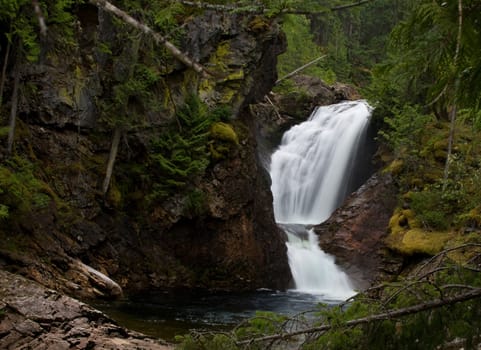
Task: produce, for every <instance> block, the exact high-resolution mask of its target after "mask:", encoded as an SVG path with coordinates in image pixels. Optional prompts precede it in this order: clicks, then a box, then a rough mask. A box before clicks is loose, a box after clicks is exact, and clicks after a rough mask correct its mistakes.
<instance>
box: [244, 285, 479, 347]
mask: <svg viewBox="0 0 481 350" xmlns="http://www.w3.org/2000/svg"><path fill="white" fill-rule="evenodd" d="M479 297H481V288H473V289H471V290H469V291H468V292H466V293H462V294H458V295H455V296H452V297H449V298H443V299H435V300H431V301H428V302H425V303H420V304H416V305H412V306H408V307H404V308H400V309H395V310H389V311H386V312H383V313H379V314H376V315H370V316H366V317H362V318H357V319H354V320H351V321H348V322H345V323H344V324H343V326H344V327H345V328H349V327H355V326H358V325H361V324H369V323H372V322H376V321H384V320H390V319H395V318H398V317H402V316H407V315H412V314H416V313H419V312H422V311H428V310H433V309H437V308H440V307H443V306H446V305H453V304H456V303H460V302H464V301H468V300H472V299H475V298H479ZM332 328H333V326H332V325H330V324H324V325H321V326H317V327H311V328H306V329H300V330H297V331H294V332H288V333H279V334H273V335H268V336H264V337H258V338H252V339H248V340H242V341H238V342H237V343H236V344H237V345H247V344H252V343H255V342H265V341H272V340H285V339H289V338H292V337H295V336H298V335H308V334H312V333H317V332H325V331H328V330H330V329H332Z"/></svg>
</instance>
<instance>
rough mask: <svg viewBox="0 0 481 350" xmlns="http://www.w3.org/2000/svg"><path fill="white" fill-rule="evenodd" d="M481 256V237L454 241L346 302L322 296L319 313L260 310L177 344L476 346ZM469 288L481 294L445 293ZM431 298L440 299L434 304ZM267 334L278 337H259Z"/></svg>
mask: <svg viewBox="0 0 481 350" xmlns="http://www.w3.org/2000/svg"><path fill="white" fill-rule="evenodd" d="M455 253H463V254H465V256H466V258H467V259H466V260H465V261H468V262H467V263H466V262H464V263H463V264H459V263H455V262H454V260H452V259H451V258H450V257H449V256H450V254H455ZM480 259H481V245H479V244H476V243H472V244H466V245H463V246H458V247H453V248H451V249H450V250H449V251H445V252H442V253H440V254H439V255H438V256H437V259H431V260H428V261H426V262H425V263H424V264H423V265H422V266H420V267H419V268H418V269H415V270H414V271H412V273H411V274H410V275H409V276H408V277H406V278H405V279H402V280H399V281H394V282H392V283H390V284H384V285H382V286H378V287H376V289H374V290H371V291H368V293H366V294H364V293H360V294H358V295H357V296H356V297H355V298H354V300H351V301H350V302H348V303H344V304H340V305H325V304H320V305H319V306H318V308H317V312H316V313H315V315H314V316H313V317H309V318H306V317H304V316H302V315H298V316H296V317H292V318H287V317H284V316H280V315H275V314H272V313H258V314H257V315H256V317H254V318H253V319H251V320H248V321H246V322H243V323H242V324H240V325H239V326H238V327H236V328H235V329H234V330H232V331H230V332H224V333H222V334H220V333H219V334H216V333H212V332H209V333H202V332H193V333H191V334H190V335H188V336H186V337H183V338H182V339H180V338H179V340H181V341H183V342H182V343H181V344H180V345H179V349H209V346H211V344H215V343H214V339H216V340H217V341H222V342H224V344H225V346H226V349H292V348H295V349H309V350H314V349H315V350H321V349H331V350H332V349H335V350H344V349H346V350H347V349H384V348H386V349H436V348H441V347H443V346H444V345H446V344H448V343H449V342H451V341H454V340H461V341H463V345H464V347H465V348H467V349H475V348H477V344H478V342H479V333H480V331H481V297H480V296H479V292H480V291H481V272H480V271H479V269H478V268H476V264H478V263H479V261H480ZM471 291H477V292H478V296H477V297H476V298H474V299H468V300H467V301H466V300H465V301H462V302H457V303H453V302H448V301H447V300H449V298H457V297H459V296H461V295H465V293H467V292H471ZM433 301H436V302H437V303H438V305H437V306H436V307H434V308H430V307H428V305H429V303H432V302H433ZM443 303H445V304H444V305H443ZM395 314H397V316H394V315H395ZM302 330H304V331H305V333H302V332H301V331H302ZM297 332H299V333H297ZM289 333H296V335H291V336H288V335H289ZM269 335H271V336H273V337H275V338H270V339H265V340H261V339H262V338H263V337H265V336H269ZM216 336H218V337H217V338H216ZM218 345H219V343H217V346H218Z"/></svg>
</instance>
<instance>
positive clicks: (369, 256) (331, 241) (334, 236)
mask: <svg viewBox="0 0 481 350" xmlns="http://www.w3.org/2000/svg"><path fill="white" fill-rule="evenodd" d="M395 206H396V188H395V186H394V184H393V181H392V179H391V177H390V175H385V174H380V173H376V174H374V175H373V176H372V177H371V178H370V179H369V180H368V181H367V182H366V183H365V184H364V185H363V186H361V187H360V188H359V189H358V190H357V191H355V192H354V193H352V194H351V195H350V196H349V197H348V198H347V199H346V200H345V202H344V204H343V205H342V206H341V207H340V208H339V209H337V210H336V211H335V212H334V213H333V214H332V215H331V217H330V218H329V219H328V220H327V221H325V222H324V223H322V224H320V225H317V226H315V227H314V230H315V232H316V234H317V235H318V236H319V244H320V246H321V248H322V249H323V250H324V251H325V252H327V253H329V254H331V255H334V256H335V257H336V263H337V264H339V265H340V266H341V267H342V268H343V269H345V270H346V272H347V273H348V274H349V276H350V277H351V279H352V280H353V281H354V283H355V285H356V287H357V288H360V289H364V288H366V287H368V286H370V285H371V284H373V283H375V282H377V281H381V280H388V279H390V278H392V277H393V276H395V275H396V274H397V273H399V271H400V268H401V265H402V259H401V258H398V257H396V256H394V255H392V254H391V253H389V252H388V251H387V249H386V245H385V243H384V238H385V237H386V236H387V232H388V224H389V219H390V218H391V215H392V212H393V210H394V208H395Z"/></svg>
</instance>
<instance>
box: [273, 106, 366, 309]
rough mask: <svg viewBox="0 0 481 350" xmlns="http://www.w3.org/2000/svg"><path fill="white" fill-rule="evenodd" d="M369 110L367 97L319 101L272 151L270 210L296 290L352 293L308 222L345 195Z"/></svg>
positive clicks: (324, 215)
mask: <svg viewBox="0 0 481 350" xmlns="http://www.w3.org/2000/svg"><path fill="white" fill-rule="evenodd" d="M371 110H372V109H371V107H370V106H369V105H368V104H367V102H365V101H349V102H342V103H339V104H336V105H331V106H323V107H318V108H317V109H316V110H315V111H314V112H313V113H312V115H311V116H310V117H309V119H308V120H307V121H305V122H303V123H301V124H299V125H296V126H294V127H292V128H291V129H290V130H289V131H287V132H286V133H285V134H284V136H283V138H282V142H281V145H280V146H279V148H278V149H277V150H276V151H275V152H274V153H273V155H272V157H271V164H270V175H271V179H272V187H271V189H272V194H273V197H274V216H275V219H276V221H277V223H278V224H279V225H280V226H281V227H282V228H283V229H284V230H285V231H286V234H287V237H288V242H287V243H286V245H287V248H288V258H289V266H290V268H291V271H292V275H293V278H294V282H295V285H296V289H297V290H298V291H301V292H306V293H312V294H320V295H322V296H323V297H325V298H327V299H336V300H343V299H346V298H348V297H349V296H351V295H353V294H354V292H353V290H352V286H351V284H350V282H349V279H348V277H347V276H346V274H345V273H344V272H342V271H341V270H340V269H339V268H338V267H337V266H336V265H335V263H334V259H333V258H332V257H331V256H329V255H327V254H326V253H324V252H323V251H322V250H321V249H320V248H319V243H318V239H317V236H316V235H315V233H314V232H313V231H312V230H308V229H307V228H306V225H312V224H319V223H321V222H323V221H325V220H326V219H327V218H328V217H329V216H330V215H331V214H332V212H333V211H334V210H335V209H336V208H337V207H338V206H339V205H340V204H341V202H342V200H344V198H345V196H346V195H347V192H348V190H349V189H348V188H347V186H348V184H349V182H350V181H349V180H350V172H351V170H352V167H353V164H354V161H355V158H356V153H357V146H358V144H359V142H360V141H361V139H362V137H363V136H365V133H366V130H367V126H368V123H369V116H370V115H371Z"/></svg>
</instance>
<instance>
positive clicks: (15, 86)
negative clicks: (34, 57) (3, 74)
mask: <svg viewBox="0 0 481 350" xmlns="http://www.w3.org/2000/svg"><path fill="white" fill-rule="evenodd" d="M14 74H15V78H14V82H13V94H12V108H11V109H10V122H9V123H8V127H9V129H8V141H7V154H8V155H11V154H12V150H13V139H14V136H15V122H16V119H17V106H18V86H19V85H20V63H19V62H17V63H16V65H15V73H14Z"/></svg>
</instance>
